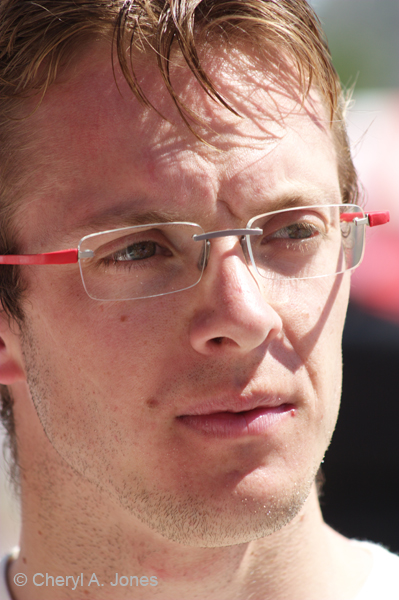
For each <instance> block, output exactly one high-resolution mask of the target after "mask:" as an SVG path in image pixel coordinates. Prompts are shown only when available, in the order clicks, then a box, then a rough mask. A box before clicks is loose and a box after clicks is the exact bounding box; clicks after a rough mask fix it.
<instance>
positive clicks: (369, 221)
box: [0, 210, 389, 265]
mask: <svg viewBox="0 0 399 600" xmlns="http://www.w3.org/2000/svg"><path fill="white" fill-rule="evenodd" d="M354 219H359V220H363V217H359V213H342V215H341V221H348V222H351V221H353V220H354ZM364 220H365V221H366V222H365V223H364V224H365V225H369V226H370V227H375V226H376V225H384V223H388V221H389V211H387V210H386V211H374V212H369V213H366V216H365V218H364ZM78 260H79V252H78V249H77V248H71V249H70V250H59V251H57V252H46V253H43V254H5V255H3V256H1V255H0V265H69V264H72V263H77V262H78Z"/></svg>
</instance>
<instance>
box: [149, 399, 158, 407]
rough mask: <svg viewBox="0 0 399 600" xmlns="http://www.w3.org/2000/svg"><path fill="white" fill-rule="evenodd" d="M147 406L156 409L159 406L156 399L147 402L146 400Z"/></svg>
mask: <svg viewBox="0 0 399 600" xmlns="http://www.w3.org/2000/svg"><path fill="white" fill-rule="evenodd" d="M146 404H147V406H148V408H156V407H157V406H158V404H159V402H158V400H157V399H156V398H150V399H149V400H147V403H146Z"/></svg>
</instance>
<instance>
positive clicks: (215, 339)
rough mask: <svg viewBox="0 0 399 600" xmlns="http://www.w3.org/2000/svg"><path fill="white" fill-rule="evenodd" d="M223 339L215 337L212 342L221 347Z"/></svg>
mask: <svg viewBox="0 0 399 600" xmlns="http://www.w3.org/2000/svg"><path fill="white" fill-rule="evenodd" d="M222 341H223V338H222V337H215V338H212V342H214V343H215V344H217V345H218V346H220V344H221V343H222Z"/></svg>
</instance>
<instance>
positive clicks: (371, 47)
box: [0, 0, 399, 556]
mask: <svg viewBox="0 0 399 600" xmlns="http://www.w3.org/2000/svg"><path fill="white" fill-rule="evenodd" d="M311 4H312V6H313V8H314V9H315V11H316V13H317V14H318V15H319V17H320V19H321V21H322V23H323V26H324V29H325V31H326V33H327V37H328V40H329V43H330V48H331V52H332V56H333V59H334V63H335V66H336V68H337V70H338V73H339V75H340V77H341V81H342V83H343V84H344V86H345V88H347V89H349V88H351V87H352V86H353V85H355V92H354V95H353V101H352V104H351V108H350V111H349V113H348V119H347V120H348V129H349V135H350V139H351V143H352V148H353V155H354V159H355V164H356V166H357V169H358V172H359V175H360V179H361V181H362V183H363V186H364V189H365V202H364V205H365V207H366V209H367V210H384V209H388V210H390V212H391V222H390V224H389V225H385V226H384V227H381V228H378V227H377V228H375V230H369V231H368V239H367V243H366V254H365V258H364V260H363V263H362V265H361V266H360V267H359V268H358V269H357V271H356V272H355V274H354V276H353V279H352V300H351V304H350V307H349V312H348V319H347V324H346V327H345V332H344V342H343V360H344V384H343V396H342V408H341V413H340V417H339V420H338V425H337V430H336V432H335V434H334V438H333V442H332V444H331V447H330V449H329V451H328V452H327V455H326V458H325V462H324V465H323V468H324V473H325V478H326V482H325V485H324V493H323V497H322V508H323V513H324V516H325V519H326V521H327V522H328V523H329V524H331V525H332V526H334V527H335V528H336V529H337V530H338V531H340V532H341V533H343V534H344V535H347V536H349V537H354V538H358V539H369V540H373V541H377V542H380V543H383V544H384V545H385V546H387V547H388V548H390V549H391V550H392V551H396V552H399V502H398V487H399V485H398V480H399V442H398V432H397V430H398V424H399V385H398V384H399V375H398V371H399V65H398V62H399V61H398V59H399V35H398V32H399V0H313V1H312V2H311ZM2 439H3V438H2V435H0V442H1V441H2ZM0 526H1V535H0V556H1V555H2V554H4V553H5V552H6V551H8V550H9V549H10V548H11V547H12V546H13V545H15V544H16V543H17V542H18V527H19V525H18V503H17V501H16V500H13V497H12V493H11V491H10V487H9V485H8V484H7V479H6V475H5V470H4V460H3V457H1V465H0Z"/></svg>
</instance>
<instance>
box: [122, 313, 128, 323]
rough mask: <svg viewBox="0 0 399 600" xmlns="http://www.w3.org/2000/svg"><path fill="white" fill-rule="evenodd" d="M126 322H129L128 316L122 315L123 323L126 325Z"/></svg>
mask: <svg viewBox="0 0 399 600" xmlns="http://www.w3.org/2000/svg"><path fill="white" fill-rule="evenodd" d="M126 320H127V315H122V316H121V321H122V323H124V322H125V321H126Z"/></svg>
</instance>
